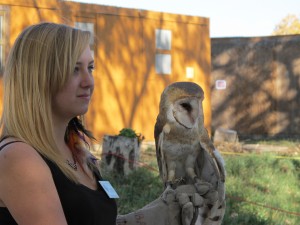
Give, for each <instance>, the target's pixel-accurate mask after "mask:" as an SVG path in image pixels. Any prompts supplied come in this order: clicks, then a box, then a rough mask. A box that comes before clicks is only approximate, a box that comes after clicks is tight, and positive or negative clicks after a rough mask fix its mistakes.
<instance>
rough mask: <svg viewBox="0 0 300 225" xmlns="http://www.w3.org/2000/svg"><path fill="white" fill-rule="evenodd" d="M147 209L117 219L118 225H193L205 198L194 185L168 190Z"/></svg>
mask: <svg viewBox="0 0 300 225" xmlns="http://www.w3.org/2000/svg"><path fill="white" fill-rule="evenodd" d="M162 196H164V197H163V198H162V197H160V198H158V199H156V200H154V201H153V202H151V203H149V204H148V205H146V206H145V207H143V208H141V209H139V210H137V211H135V212H132V213H129V214H127V215H120V216H118V218H117V225H141V224H143V225H191V224H194V223H195V221H196V219H197V217H198V208H199V207H201V206H202V205H203V202H204V201H203V198H202V197H201V196H200V195H199V194H198V193H197V191H196V188H195V187H194V186H193V185H181V186H179V187H178V188H176V189H175V190H172V189H166V190H165V191H164V192H163V193H162Z"/></svg>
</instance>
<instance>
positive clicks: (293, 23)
mask: <svg viewBox="0 0 300 225" xmlns="http://www.w3.org/2000/svg"><path fill="white" fill-rule="evenodd" d="M272 34H273V35H289V34H300V19H299V18H298V17H297V16H296V15H292V14H289V15H287V16H286V17H285V18H283V19H282V20H281V21H280V23H279V24H278V25H277V26H276V27H275V29H274V31H273V33H272Z"/></svg>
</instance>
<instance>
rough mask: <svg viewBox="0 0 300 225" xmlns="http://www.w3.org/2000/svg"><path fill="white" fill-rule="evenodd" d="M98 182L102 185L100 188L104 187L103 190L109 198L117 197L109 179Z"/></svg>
mask: <svg viewBox="0 0 300 225" xmlns="http://www.w3.org/2000/svg"><path fill="white" fill-rule="evenodd" d="M99 183H100V185H101V186H102V188H103V189H104V191H105V192H106V194H107V195H108V197H109V198H119V195H118V193H117V192H116V190H115V189H114V188H113V186H111V184H110V182H109V181H104V180H100V181H99Z"/></svg>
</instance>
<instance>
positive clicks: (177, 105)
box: [160, 82, 204, 129]
mask: <svg viewBox="0 0 300 225" xmlns="http://www.w3.org/2000/svg"><path fill="white" fill-rule="evenodd" d="M203 99H204V92H203V90H202V88H201V87H200V86H199V85H198V84H196V83H193V82H176V83H172V84H171V85H169V86H168V87H166V88H165V90H164V91H163V93H162V95H161V102H160V109H161V112H160V113H166V117H167V120H168V121H170V122H175V123H178V125H179V126H182V127H185V128H187V129H191V128H193V127H195V126H197V124H198V121H199V119H203V109H202V101H203Z"/></svg>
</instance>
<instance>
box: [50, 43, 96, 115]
mask: <svg viewBox="0 0 300 225" xmlns="http://www.w3.org/2000/svg"><path fill="white" fill-rule="evenodd" d="M93 70H94V59H93V57H92V54H91V50H90V47H89V46H87V47H86V48H85V49H84V51H83V52H82V54H81V55H80V57H79V59H78V60H77V62H76V66H75V68H74V72H73V74H72V76H71V77H70V79H69V80H68V81H67V83H66V84H65V86H64V87H63V88H62V89H61V90H60V91H59V92H58V93H56V95H55V96H54V99H53V104H52V112H53V114H54V116H55V117H56V118H57V119H61V120H67V121H69V120H70V119H71V118H73V117H75V116H78V115H83V114H85V113H86V112H87V110H88V106H89V103H90V100H91V97H92V93H93V90H94V78H93V74H92V72H93Z"/></svg>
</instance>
